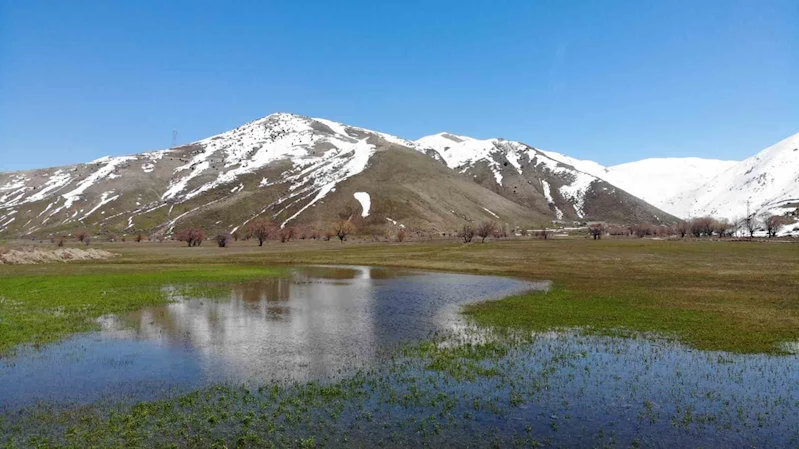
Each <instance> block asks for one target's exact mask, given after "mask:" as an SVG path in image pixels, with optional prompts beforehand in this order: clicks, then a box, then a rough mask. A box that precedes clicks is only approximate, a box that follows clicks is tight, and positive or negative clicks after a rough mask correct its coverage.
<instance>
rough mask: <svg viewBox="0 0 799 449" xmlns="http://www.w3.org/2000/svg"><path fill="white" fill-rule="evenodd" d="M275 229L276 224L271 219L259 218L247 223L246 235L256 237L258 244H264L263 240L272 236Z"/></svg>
mask: <svg viewBox="0 0 799 449" xmlns="http://www.w3.org/2000/svg"><path fill="white" fill-rule="evenodd" d="M277 229H278V227H277V225H275V223H274V222H272V221H271V220H267V219H265V218H259V219H257V220H253V221H251V222H250V223H249V224H248V225H247V235H248V236H249V237H253V238H256V239H258V246H264V242H265V241H267V240H269V239H270V238H272V236H273V235H274V234H275V232H276V231H277Z"/></svg>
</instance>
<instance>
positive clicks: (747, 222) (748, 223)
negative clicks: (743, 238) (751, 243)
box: [743, 215, 760, 239]
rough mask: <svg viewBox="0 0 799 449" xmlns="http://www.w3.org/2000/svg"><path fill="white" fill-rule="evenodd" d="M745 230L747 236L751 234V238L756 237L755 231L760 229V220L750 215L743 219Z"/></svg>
mask: <svg viewBox="0 0 799 449" xmlns="http://www.w3.org/2000/svg"><path fill="white" fill-rule="evenodd" d="M743 228H744V230H745V231H746V233H747V234H749V238H750V239H751V238H752V237H754V236H755V231H757V230H758V228H760V220H758V219H757V217H755V216H754V215H750V216H748V217H746V218H744V219H743Z"/></svg>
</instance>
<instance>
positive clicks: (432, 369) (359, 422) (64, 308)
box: [0, 239, 799, 448]
mask: <svg viewBox="0 0 799 449" xmlns="http://www.w3.org/2000/svg"><path fill="white" fill-rule="evenodd" d="M97 246H102V247H103V248H105V249H108V250H110V251H112V252H115V253H118V254H120V256H119V257H117V258H115V259H113V260H109V261H105V262H85V263H84V262H77V263H67V264H48V265H30V266H21V265H17V266H0V298H2V299H0V301H2V302H0V341H1V342H2V345H0V353H2V351H5V352H6V353H8V352H9V351H13V348H14V347H15V346H16V345H17V344H19V343H25V342H28V343H34V344H40V343H46V342H50V341H53V340H56V339H59V338H62V337H64V336H66V335H68V334H70V333H72V332H78V331H83V330H90V329H92V328H94V327H95V326H96V325H95V324H93V321H92V320H91V318H94V317H97V316H100V315H103V314H106V313H114V312H120V311H124V310H131V309H135V308H139V307H142V306H144V305H148V304H153V303H158V302H163V301H166V300H167V299H168V298H167V297H166V296H164V294H163V293H161V289H160V288H159V287H160V286H162V285H164V284H171V285H176V284H177V285H186V286H194V287H197V286H198V285H199V287H200V288H203V289H205V288H209V287H210V288H211V289H213V288H214V286H217V285H221V283H224V282H234V281H238V280H244V279H251V278H257V277H261V276H272V275H280V274H282V273H284V270H283V269H282V268H281V267H282V266H284V264H360V265H382V266H396V267H407V268H420V269H429V270H446V271H460V272H469V273H479V274H489V273H490V274H503V275H510V276H517V277H522V278H527V279H535V280H542V279H548V280H552V281H553V282H554V284H553V285H554V287H553V289H552V290H551V291H550V292H549V293H540V294H533V295H526V296H517V297H511V298H505V299H503V300H499V301H492V302H487V303H482V304H476V305H472V306H470V307H468V308H467V310H466V311H465V312H466V314H468V315H469V316H471V317H472V318H473V319H474V320H475V321H476V322H477V323H479V324H483V325H488V326H496V327H499V328H500V329H507V328H511V329H535V330H541V329H548V328H563V327H568V328H572V327H578V328H582V329H583V330H582V332H583V333H582V334H581V333H580V332H579V331H578V332H564V333H558V334H557V335H559V336H558V337H556V338H555V339H553V338H552V337H546V338H542V339H536V337H535V336H532V335H530V334H529V333H522V334H524V335H528V337H527V339H522V340H519V339H517V337H518V335H520V334H519V333H515V332H509V333H503V332H498V333H496V335H497V336H498V339H497V340H496V341H489V342H484V343H480V344H473V343H470V342H469V341H470V340H469V339H468V337H464V338H465V340H464V341H463V342H461V344H459V345H454V346H450V345H439V344H438V342H437V341H436V340H432V341H424V342H419V343H418V344H416V345H412V346H410V347H408V348H407V349H405V350H403V351H400V353H398V354H397V355H396V357H391V359H390V361H387V364H386V365H385V366H382V367H381V368H379V369H377V370H375V371H372V370H368V371H358V372H357V373H356V374H355V375H353V376H352V377H345V378H342V379H336V380H333V381H332V382H321V383H316V382H310V383H297V384H290V385H284V384H279V383H265V384H264V385H262V386H260V387H256V388H248V387H244V386H231V385H213V386H210V387H205V388H202V389H200V390H198V391H194V392H192V393H189V394H185V395H180V396H178V397H174V398H165V399H163V400H159V401H154V402H135V403H125V402H122V403H114V404H108V405H106V404H90V405H87V406H80V407H67V408H58V407H54V408H51V407H48V406H46V405H45V406H44V407H32V408H29V409H26V410H24V411H21V412H13V413H9V414H6V415H3V414H2V413H0V445H3V444H5V446H3V447H163V448H174V447H219V448H222V447H227V448H232V447H273V446H276V447H322V446H333V447H343V446H347V447H408V446H430V447H438V446H446V445H454V444H460V445H469V446H475V447H511V446H514V447H515V446H518V447H538V446H540V445H545V446H548V447H559V446H566V447H571V446H575V445H578V446H586V447H647V446H662V445H663V443H664V441H669V442H672V443H674V445H675V446H692V447H700V446H701V447H706V446H722V447H723V446H727V445H729V446H746V447H759V446H763V447H768V446H771V447H774V446H786V447H792V446H794V445H796V444H798V443H799V427H797V425H796V421H795V420H793V419H792V417H793V416H795V414H796V409H797V407H799V401H797V399H798V398H797V397H795V394H794V392H795V389H794V388H793V386H794V383H795V382H794V381H793V379H795V370H794V369H793V368H792V366H793V365H792V363H791V362H790V360H791V359H785V358H783V357H765V358H764V357H749V356H729V355H724V354H716V353H711V352H702V351H690V350H688V351H685V350H682V349H679V348H680V347H681V346H679V345H673V346H672V347H678V349H676V352H673V351H674V350H672V349H668V350H664V348H668V347H669V346H668V345H665V346H664V344H663V343H653V344H652V346H651V347H649V346H647V345H648V343H644V344H643V345H642V344H641V343H636V344H632V343H631V346H630V345H627V344H626V343H625V342H632V341H633V340H628V339H625V338H610V339H594V338H593V337H592V336H591V335H590V334H592V333H599V334H613V335H618V334H619V333H621V334H624V333H626V331H643V332H650V331H655V332H659V333H662V334H665V335H669V336H674V337H675V338H677V339H679V340H680V341H682V342H684V343H687V344H689V345H692V346H694V347H697V348H700V349H721V350H726V351H730V352H737V353H759V352H762V353H776V352H779V346H778V343H779V342H784V341H797V340H799V295H798V294H797V291H798V289H799V245H795V244H787V243H756V242H712V241H707V242H705V241H673V242H667V241H652V240H604V241H596V242H595V241H589V240H587V239H564V240H550V241H539V240H525V241H521V240H508V241H498V242H496V241H492V242H488V243H485V244H480V243H475V244H470V245H464V244H461V243H458V242H453V241H449V242H447V241H432V242H424V243H420V242H412V243H405V244H385V243H382V244H380V243H366V242H358V241H355V242H347V243H345V244H340V243H338V242H296V243H290V244H280V243H272V242H270V243H269V244H268V245H266V246H264V247H263V248H259V247H257V245H254V244H252V242H239V243H236V244H234V245H233V246H231V247H229V248H225V249H221V248H216V247H214V246H203V247H200V248H186V247H183V246H179V245H177V244H172V243H168V244H150V243H141V244H137V243H126V244H106V245H97ZM197 283H200V284H197ZM586 334H589V335H586ZM646 341H648V340H646ZM669 344H670V343H669ZM632 348H638V349H632ZM642 348H643V349H642ZM647 348H649V349H647ZM674 354H678V356H677V359H672V358H671V357H673V356H674ZM594 355H595V356H594ZM747 357H749V358H747ZM609 360H610V361H609ZM674 360H679V362H678V363H674V366H671V363H673V362H674ZM739 362H740V363H739ZM783 362H784V363H783ZM614 370H615V371H614ZM662 370H666V371H665V372H664V371H662ZM708 373H712V374H708ZM708 376H714V377H715V376H718V377H719V379H718V381H714V382H710V383H708V379H709V377H708ZM613 404H616V405H615V406H614V405H613ZM622 404H623V405H622ZM597 411H600V412H598V414H597V413H595V412H597ZM586 422H594V423H597V422H600V424H598V425H596V427H591V428H589V427H585V423H586ZM728 438H729V439H728Z"/></svg>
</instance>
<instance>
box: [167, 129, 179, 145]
mask: <svg viewBox="0 0 799 449" xmlns="http://www.w3.org/2000/svg"><path fill="white" fill-rule="evenodd" d="M176 146H178V130H176V129H173V130H172V145H171V146H170V147H169V148H170V149H172V148H175V147H176Z"/></svg>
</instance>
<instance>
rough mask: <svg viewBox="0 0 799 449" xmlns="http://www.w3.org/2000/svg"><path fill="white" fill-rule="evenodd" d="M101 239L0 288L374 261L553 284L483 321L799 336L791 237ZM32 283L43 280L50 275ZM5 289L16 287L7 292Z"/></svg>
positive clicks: (735, 337) (15, 270) (764, 341)
mask: <svg viewBox="0 0 799 449" xmlns="http://www.w3.org/2000/svg"><path fill="white" fill-rule="evenodd" d="M97 246H100V245H97ZM100 247H102V248H105V249H108V250H110V251H112V252H117V253H120V254H122V257H121V258H119V259H115V260H114V262H113V263H112V264H109V263H89V264H64V265H56V266H41V265H40V266H28V267H24V266H0V292H3V293H0V296H4V297H5V298H6V301H10V303H17V302H20V301H28V299H27V296H28V295H34V296H35V295H36V294H34V293H30V292H29V290H31V289H32V288H33V286H31V285H28V286H26V285H25V284H24V282H25V280H24V278H26V277H28V276H30V275H31V274H38V273H42V274H45V275H47V273H48V272H53V273H57V274H58V275H59V276H61V275H67V276H71V275H72V274H75V275H77V274H80V275H81V276H84V277H85V276H87V275H96V276H97V277H96V282H94V281H93V282H92V283H91V285H97V286H100V285H106V284H104V283H107V282H112V281H111V280H104V278H105V277H106V274H108V273H114V272H115V270H122V269H125V270H135V271H139V272H147V271H152V270H161V268H159V267H165V266H166V267H169V269H170V270H171V269H178V268H180V267H183V268H184V269H185V270H187V271H188V272H193V273H195V275H194V277H193V278H192V279H194V280H202V279H205V278H206V277H207V276H209V275H211V274H212V273H213V272H215V269H214V268H207V269H203V268H202V266H203V265H204V264H219V263H226V264H230V265H247V266H251V267H255V266H264V265H273V266H274V265H280V264H303V263H304V264H355V265H380V266H389V267H390V266H395V267H408V268H420V269H429V270H443V271H460V272H470V273H481V274H500V275H510V276H518V277H523V278H529V279H548V280H552V281H554V283H555V286H556V287H555V290H554V291H553V292H551V293H549V294H548V295H533V296H526V297H515V298H508V299H505V300H502V301H498V302H493V303H488V304H484V305H479V306H474V307H470V308H469V309H468V313H469V315H470V316H472V317H473V318H474V319H475V320H476V321H477V322H479V323H482V324H487V325H498V326H511V327H521V328H531V329H544V328H549V327H563V326H566V327H571V326H582V327H588V328H590V329H591V330H593V331H598V332H603V331H605V332H606V331H612V330H619V329H621V330H632V331H644V332H648V331H656V332H666V333H669V334H672V335H675V336H677V337H678V338H680V339H681V340H682V341H683V342H684V343H687V344H689V345H693V346H695V347H697V348H700V349H713V350H725V351H731V352H739V353H756V352H767V353H768V352H778V346H777V343H778V342H782V341H797V340H799V245H797V244H790V243H758V242H717V241H695V240H685V241H653V240H639V239H608V240H602V241H591V240H587V239H563V240H548V241H540V240H506V241H489V242H488V243H485V244H480V243H473V244H469V245H464V244H461V243H459V242H455V241H451V240H450V241H432V242H423V243H419V242H413V243H406V244H385V243H367V242H363V241H353V242H347V243H345V244H340V243H338V242H293V243H289V244H280V243H275V242H270V243H269V244H267V245H265V246H264V247H263V248H259V247H258V246H257V245H256V244H254V243H253V242H237V243H234V244H233V245H232V246H231V247H229V248H224V249H221V248H216V247H213V246H210V245H209V246H202V247H199V248H186V247H183V246H182V245H178V244H172V243H169V244H147V243H141V244H137V243H132V242H129V243H125V244H108V245H102V246H100ZM238 270H245V269H244V268H238ZM222 271H223V272H224V271H225V270H222ZM178 272H179V271H178ZM148 276H150V275H148ZM152 276H155V274H152ZM154 279H155V278H154ZM39 282H45V283H46V284H48V282H47V281H46V280H45V279H41V280H40V281H39ZM74 282H78V284H69V283H61V282H56V281H55V280H51V281H50V282H49V284H48V285H50V288H51V289H52V290H51V298H55V297H64V298H65V299H67V300H68V299H70V298H72V299H71V300H70V301H75V300H77V304H86V301H84V302H80V298H82V297H83V296H81V293H80V291H81V289H83V288H89V289H93V290H92V291H95V292H97V291H102V289H99V290H98V288H99V287H97V288H95V287H93V286H90V287H86V284H89V283H88V282H83V281H77V280H75V281H74ZM155 283H157V282H155ZM9 285H11V286H15V287H14V290H12V291H11V292H10V293H5V292H6V288H7V286H9ZM76 295H77V296H76ZM137 295H138V294H137ZM149 295H150V296H149V298H151V299H142V300H134V303H133V304H131V306H135V305H136V304H139V305H141V304H143V303H144V302H146V301H148V300H159V299H152V293H150V294H149ZM145 296H147V295H145ZM94 297H95V298H98V300H101V299H102V298H101V297H97V296H94ZM108 302H109V301H106V302H105V303H108ZM40 303H41V301H40ZM55 305H56V303H55V302H52V301H44V305H43V306H42V305H37V306H36V307H37V308H39V309H42V310H48V311H49V310H50V309H52V307H51V306H55ZM105 307H106V306H102V307H101V309H102V310H103V312H104V313H108V312H112V311H113V310H111V309H107V308H105ZM3 309H6V307H3ZM0 313H7V312H0ZM39 315H40V318H42V319H44V318H46V317H47V315H46V314H39ZM0 316H2V315H0ZM13 320H14V319H11V321H9V319H7V318H6V319H3V320H2V321H1V322H0V323H2V326H3V327H2V328H3V329H5V328H8V327H9V326H16V327H19V325H14V323H13ZM65 331H66V330H65ZM20 332H23V333H24V332H25V331H20ZM15 341H18V342H19V341H25V339H20V338H17V339H16V340H15ZM3 344H5V347H6V348H7V347H9V346H10V344H9V343H5V341H4V343H3Z"/></svg>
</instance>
